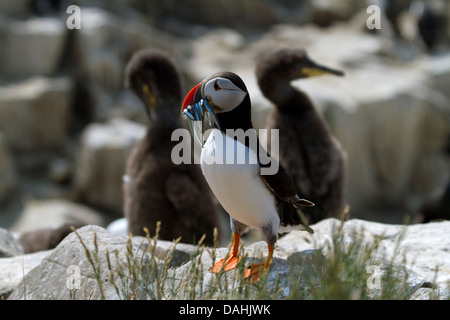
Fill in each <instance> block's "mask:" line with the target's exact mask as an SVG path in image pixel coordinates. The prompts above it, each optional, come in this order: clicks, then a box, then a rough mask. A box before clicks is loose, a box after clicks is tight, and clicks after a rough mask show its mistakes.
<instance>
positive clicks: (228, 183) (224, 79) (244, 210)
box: [182, 72, 314, 279]
mask: <svg viewBox="0 0 450 320" xmlns="http://www.w3.org/2000/svg"><path fill="white" fill-rule="evenodd" d="M199 101H207V104H208V110H211V109H212V110H214V112H215V117H216V118H217V119H218V124H219V125H217V124H216V126H215V129H213V130H212V132H211V134H210V135H209V137H208V138H207V140H206V142H205V144H204V145H203V148H202V153H201V168H202V171H203V174H204V175H205V177H206V180H207V182H208V184H209V186H210V187H211V189H212V191H213V192H214V194H215V195H216V197H217V199H218V200H219V202H220V203H221V204H222V206H223V207H224V209H225V210H226V211H227V213H228V214H229V215H230V221H231V230H232V232H233V239H234V241H233V248H232V252H231V254H230V255H229V256H228V257H226V258H223V259H221V260H219V261H217V262H216V263H215V264H214V266H213V267H212V268H211V271H212V272H220V270H222V269H224V270H225V271H228V270H231V269H233V268H235V267H236V266H237V262H238V261H239V259H240V258H239V255H238V251H239V250H238V247H239V240H240V236H241V234H242V233H244V232H245V231H246V230H248V229H249V228H257V229H260V230H261V231H262V234H263V237H264V239H265V241H266V242H267V245H268V251H269V254H268V257H267V259H266V262H265V263H264V265H263V266H264V268H265V269H267V268H268V266H269V264H270V261H271V259H272V254H273V250H274V245H275V242H276V240H277V238H278V233H283V232H285V231H287V230H285V229H284V228H288V229H299V230H306V231H309V232H311V233H313V232H314V231H313V230H312V229H311V228H309V227H308V226H307V225H305V224H306V221H305V220H304V219H302V218H301V216H300V215H299V213H298V212H297V207H298V206H300V205H307V206H314V204H313V203H312V202H310V201H308V200H302V199H300V198H299V197H298V195H297V192H296V188H295V186H294V183H293V181H292V178H291V177H290V175H289V174H288V173H287V172H286V171H285V170H284V168H283V167H282V166H281V165H278V166H275V167H274V168H273V170H270V171H271V172H270V173H269V172H265V171H264V169H266V168H269V169H270V168H272V163H273V161H275V162H276V160H275V159H273V158H272V157H271V156H270V155H269V154H267V153H266V151H265V150H263V149H262V146H261V144H260V143H259V138H258V135H257V134H256V130H255V129H254V128H253V125H252V121H251V101H250V95H249V93H248V91H247V88H246V86H245V84H244V82H243V81H242V80H241V78H240V77H239V76H237V75H236V74H234V73H231V72H219V73H216V74H213V75H212V76H210V77H208V78H206V79H205V80H203V81H202V82H201V83H200V84H198V85H197V86H196V87H194V88H193V89H192V90H191V91H190V92H189V94H188V95H187V97H186V99H185V101H184V103H183V107H182V112H184V111H186V110H187V111H189V112H190V110H193V107H192V106H198V103H199ZM189 106H190V107H191V109H189ZM197 113H198V112H197ZM187 115H188V114H187ZM188 116H189V115H188ZM267 160H271V161H267ZM276 163H277V162H276ZM267 164H269V165H267ZM277 164H278V163H277ZM257 266H258V267H256V269H252V267H250V268H248V269H247V270H246V273H245V277H251V278H252V279H256V278H257V276H258V275H257V270H258V269H259V264H258V265H257ZM252 270H253V271H252ZM255 270H256V271H255Z"/></svg>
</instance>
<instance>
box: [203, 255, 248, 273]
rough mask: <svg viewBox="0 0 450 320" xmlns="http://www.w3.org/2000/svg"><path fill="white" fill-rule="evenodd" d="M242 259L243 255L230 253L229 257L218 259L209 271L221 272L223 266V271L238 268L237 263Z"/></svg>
mask: <svg viewBox="0 0 450 320" xmlns="http://www.w3.org/2000/svg"><path fill="white" fill-rule="evenodd" d="M239 261H241V256H237V255H230V256H228V257H227V258H223V259H220V260H219V261H217V262H216V263H215V264H214V266H212V267H211V269H209V271H211V272H213V273H219V272H220V271H221V270H222V268H223V271H230V270H233V269H234V268H236V266H237V264H238V263H239Z"/></svg>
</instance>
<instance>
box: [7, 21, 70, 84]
mask: <svg viewBox="0 0 450 320" xmlns="http://www.w3.org/2000/svg"><path fill="white" fill-rule="evenodd" d="M5 31H6V34H7V36H6V40H5V44H4V45H3V50H4V52H3V58H4V61H3V63H2V66H3V70H4V71H3V72H4V73H3V75H10V76H14V77H27V76H32V75H50V74H51V73H53V72H55V71H56V69H57V67H58V64H59V62H60V58H61V55H62V52H63V50H64V46H65V40H66V36H67V28H66V25H65V21H64V22H63V20H62V19H57V18H54V17H45V18H31V19H28V20H26V21H19V20H17V21H12V22H11V23H9V25H8V29H7V30H5Z"/></svg>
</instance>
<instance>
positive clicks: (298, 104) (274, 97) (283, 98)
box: [258, 68, 314, 113]
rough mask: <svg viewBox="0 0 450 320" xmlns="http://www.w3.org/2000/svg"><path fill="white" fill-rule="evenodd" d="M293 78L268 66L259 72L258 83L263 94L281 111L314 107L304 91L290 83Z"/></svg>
mask: <svg viewBox="0 0 450 320" xmlns="http://www.w3.org/2000/svg"><path fill="white" fill-rule="evenodd" d="M293 80H295V78H291V77H289V76H287V75H285V76H281V75H280V73H279V72H277V70H272V69H271V68H269V69H267V70H264V72H262V73H261V74H260V76H259V77H258V84H259V87H260V89H261V91H262V93H263V94H264V96H265V97H266V98H267V99H269V100H270V101H272V103H274V104H275V105H276V107H277V108H278V109H279V110H280V111H282V112H283V113H298V112H303V111H305V110H311V109H314V105H313V103H312V102H311V100H310V98H309V97H308V96H307V95H306V93H304V92H303V91H300V90H299V89H297V88H294V87H293V86H292V85H291V81H293Z"/></svg>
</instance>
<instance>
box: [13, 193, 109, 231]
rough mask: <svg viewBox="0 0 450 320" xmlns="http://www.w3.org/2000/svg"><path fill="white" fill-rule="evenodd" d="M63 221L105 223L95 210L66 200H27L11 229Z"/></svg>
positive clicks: (37, 227) (39, 227)
mask: <svg viewBox="0 0 450 320" xmlns="http://www.w3.org/2000/svg"><path fill="white" fill-rule="evenodd" d="M65 223H74V224H81V225H87V224H93V225H100V226H102V225H106V222H105V220H104V218H103V217H102V216H101V215H100V214H99V213H98V212H96V211H94V210H92V209H90V208H88V207H86V206H84V205H81V204H77V203H74V202H71V201H67V200H29V201H27V202H26V203H25V208H24V210H23V212H22V213H21V214H20V216H19V218H18V219H17V220H16V221H15V223H14V224H13V225H12V227H11V230H13V231H16V232H26V231H32V230H37V229H42V228H57V227H60V226H62V225H63V224H65Z"/></svg>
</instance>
